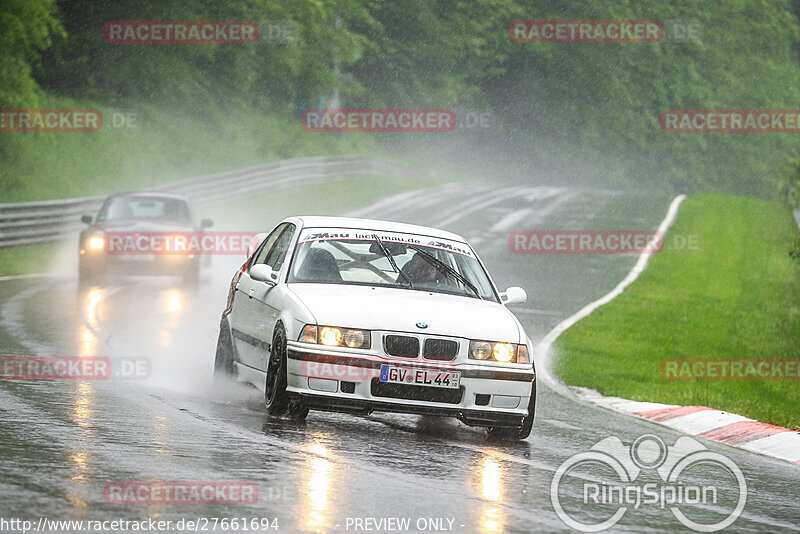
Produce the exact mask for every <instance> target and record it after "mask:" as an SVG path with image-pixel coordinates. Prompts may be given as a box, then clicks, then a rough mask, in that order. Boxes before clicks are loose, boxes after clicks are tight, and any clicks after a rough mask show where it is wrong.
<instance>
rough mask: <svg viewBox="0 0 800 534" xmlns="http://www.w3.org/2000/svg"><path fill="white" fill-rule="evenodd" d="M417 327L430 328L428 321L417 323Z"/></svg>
mask: <svg viewBox="0 0 800 534" xmlns="http://www.w3.org/2000/svg"><path fill="white" fill-rule="evenodd" d="M417 328H428V323H423V322H419V323H417Z"/></svg>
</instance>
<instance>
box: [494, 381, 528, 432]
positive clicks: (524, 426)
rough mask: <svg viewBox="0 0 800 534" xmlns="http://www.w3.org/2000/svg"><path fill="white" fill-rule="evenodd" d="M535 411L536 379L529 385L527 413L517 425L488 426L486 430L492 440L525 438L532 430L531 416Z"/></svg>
mask: <svg viewBox="0 0 800 534" xmlns="http://www.w3.org/2000/svg"><path fill="white" fill-rule="evenodd" d="M535 413H536V380H534V381H533V385H532V387H531V397H530V400H529V401H528V415H526V416H525V417H524V418H523V419H522V425H521V426H518V427H505V426H490V427H489V428H488V429H487V431H488V433H489V438H491V439H493V440H522V439H527V438H528V436H530V435H531V432H532V431H533V418H534V415H535Z"/></svg>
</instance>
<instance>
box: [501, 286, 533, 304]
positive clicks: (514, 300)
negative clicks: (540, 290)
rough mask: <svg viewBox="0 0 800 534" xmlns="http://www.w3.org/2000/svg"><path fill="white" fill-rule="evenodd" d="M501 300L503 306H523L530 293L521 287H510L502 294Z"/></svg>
mask: <svg viewBox="0 0 800 534" xmlns="http://www.w3.org/2000/svg"><path fill="white" fill-rule="evenodd" d="M500 300H502V301H503V304H522V303H523V302H525V301H526V300H528V293H526V292H525V290H524V289H522V288H521V287H509V288H508V289H506V290H505V292H503V293H500Z"/></svg>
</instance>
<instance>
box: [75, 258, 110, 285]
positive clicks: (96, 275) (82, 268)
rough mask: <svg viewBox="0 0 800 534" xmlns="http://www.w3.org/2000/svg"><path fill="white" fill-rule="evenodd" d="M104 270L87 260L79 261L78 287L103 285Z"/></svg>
mask: <svg viewBox="0 0 800 534" xmlns="http://www.w3.org/2000/svg"><path fill="white" fill-rule="evenodd" d="M104 274H105V273H104V272H103V269H102V268H101V267H99V266H97V265H91V264H89V263H88V261H87V260H83V259H81V260H79V261H78V285H79V286H80V287H89V286H96V285H101V284H102V283H103V282H104V281H105V280H104V279H105V276H104Z"/></svg>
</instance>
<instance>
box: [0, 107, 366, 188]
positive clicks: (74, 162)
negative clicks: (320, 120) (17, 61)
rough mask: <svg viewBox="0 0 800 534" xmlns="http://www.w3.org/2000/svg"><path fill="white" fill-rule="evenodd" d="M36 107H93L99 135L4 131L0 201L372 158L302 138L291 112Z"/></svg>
mask: <svg viewBox="0 0 800 534" xmlns="http://www.w3.org/2000/svg"><path fill="white" fill-rule="evenodd" d="M39 107H42V108H91V109H98V110H100V111H101V112H102V114H103V127H102V129H101V130H100V131H98V132H66V133H65V132H61V133H56V132H34V133H31V132H3V133H2V140H0V141H1V142H0V163H2V164H0V202H18V201H25V200H47V199H55V198H67V197H76V196H87V195H99V194H107V193H111V192H114V191H119V190H121V189H141V188H147V187H152V186H154V185H157V184H163V183H166V182H169V181H173V180H177V179H182V178H189V177H192V176H198V175H202V174H208V173H213V172H219V171H224V170H230V169H238V168H242V167H246V166H249V165H257V164H261V163H267V162H270V161H275V160H279V159H285V158H291V157H302V156H321V155H332V154H359V153H376V152H377V150H376V149H375V147H374V144H373V143H372V139H371V138H370V137H369V136H368V135H361V134H357V133H355V134H354V133H348V134H346V135H335V134H334V135H331V134H326V133H322V134H319V133H310V132H305V131H304V130H303V129H302V128H301V126H300V120H299V118H297V117H296V116H294V114H293V113H292V110H254V109H238V111H236V112H233V111H231V112H230V113H223V112H221V111H217V115H212V114H211V113H208V114H206V115H202V116H198V115H197V114H196V113H192V112H189V111H181V110H175V109H163V108H160V107H155V106H152V105H144V104H131V105H127V106H125V108H124V109H120V108H114V107H112V106H109V105H105V104H98V103H95V102H75V101H72V100H67V99H62V98H49V99H47V100H46V101H44V102H42V104H41V105H40V106H39ZM123 117H125V118H127V117H132V118H133V119H135V120H133V121H128V120H122V118H123ZM115 122H116V127H115Z"/></svg>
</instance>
